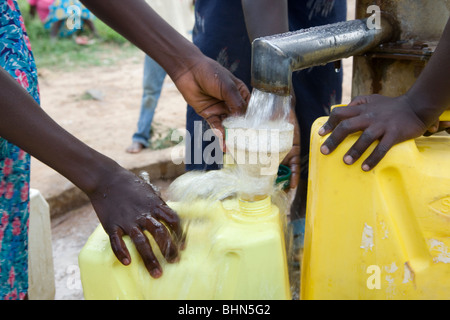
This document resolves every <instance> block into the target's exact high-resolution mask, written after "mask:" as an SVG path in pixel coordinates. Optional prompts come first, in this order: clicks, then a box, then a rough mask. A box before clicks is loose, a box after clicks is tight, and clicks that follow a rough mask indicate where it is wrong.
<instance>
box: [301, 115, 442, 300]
mask: <svg viewBox="0 0 450 320" xmlns="http://www.w3.org/2000/svg"><path fill="white" fill-rule="evenodd" d="M446 114H447V116H446V117H447V118H448V112H446ZM326 120H327V117H323V118H320V119H318V120H316V122H315V123H314V125H313V128H312V137H311V152H310V167H309V181H308V199H307V217H306V226H305V229H306V230H305V244H304V252H303V259H302V269H301V270H302V274H301V289H300V298H301V299H380V300H381V299H450V136H449V135H448V134H437V135H433V136H430V137H420V138H417V139H415V140H410V141H406V142H403V143H400V144H398V145H395V146H394V147H393V148H392V149H391V150H390V151H389V152H388V153H387V155H386V156H385V157H384V158H383V159H382V160H381V162H380V163H379V164H378V165H377V166H376V167H375V168H374V169H372V170H371V171H370V172H364V171H363V170H362V169H361V164H362V162H363V161H364V159H365V158H367V156H368V155H369V154H370V152H372V151H373V148H374V145H373V146H371V148H370V149H369V150H367V152H366V153H365V154H364V155H363V156H362V157H361V158H360V159H359V160H358V161H357V162H356V163H354V164H353V165H346V164H345V163H344V162H343V157H344V155H345V153H346V152H347V151H348V150H349V149H350V147H351V146H352V145H353V144H354V143H355V141H356V140H357V138H358V137H359V134H354V135H352V136H349V137H347V139H346V140H344V142H343V143H341V145H340V146H339V147H338V148H337V149H336V150H335V151H334V152H333V153H331V154H330V155H327V156H324V155H322V154H321V153H320V151H319V149H320V146H321V145H322V143H323V142H324V141H325V139H326V137H321V136H319V135H318V134H317V132H318V130H319V128H320V127H321V126H322V125H323V124H324V123H325V122H326ZM441 120H443V118H442V117H441ZM446 120H447V119H446Z"/></svg>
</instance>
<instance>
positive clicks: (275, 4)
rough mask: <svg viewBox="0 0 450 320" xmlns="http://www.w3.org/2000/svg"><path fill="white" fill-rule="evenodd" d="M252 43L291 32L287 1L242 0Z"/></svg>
mask: <svg viewBox="0 0 450 320" xmlns="http://www.w3.org/2000/svg"><path fill="white" fill-rule="evenodd" d="M242 9H243V11H244V16H245V23H246V26H247V33H248V36H249V38H250V41H252V42H253V40H255V39H256V38H259V37H265V36H270V35H274V34H279V33H284V32H287V31H289V23H288V5H287V1H286V0H242Z"/></svg>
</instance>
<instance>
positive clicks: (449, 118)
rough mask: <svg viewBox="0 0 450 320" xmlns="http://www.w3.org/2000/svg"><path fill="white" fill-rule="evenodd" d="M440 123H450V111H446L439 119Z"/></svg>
mask: <svg viewBox="0 0 450 320" xmlns="http://www.w3.org/2000/svg"><path fill="white" fill-rule="evenodd" d="M439 120H440V121H450V110H445V111H444V113H443V114H441V116H440V117H439Z"/></svg>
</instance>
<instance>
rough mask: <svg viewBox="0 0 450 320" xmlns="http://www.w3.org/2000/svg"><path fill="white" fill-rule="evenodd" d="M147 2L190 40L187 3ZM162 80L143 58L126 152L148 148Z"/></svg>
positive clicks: (169, 0) (158, 70)
mask: <svg viewBox="0 0 450 320" xmlns="http://www.w3.org/2000/svg"><path fill="white" fill-rule="evenodd" d="M147 3H148V4H149V5H150V6H151V7H152V8H153V10H155V11H156V12H157V13H158V14H159V15H160V16H161V17H162V18H163V19H164V20H166V22H168V23H169V24H170V25H171V26H172V27H173V28H174V29H175V30H177V31H178V32H179V33H180V34H182V35H184V36H185V37H186V38H187V39H190V38H191V35H190V33H191V31H192V26H193V24H194V20H193V14H192V12H191V10H192V1H191V0H147ZM191 16H192V18H191ZM165 78H166V71H165V70H164V69H163V68H161V66H160V65H159V64H158V63H157V62H155V61H154V60H153V59H152V58H151V57H149V56H148V55H146V56H145V60H144V77H143V83H142V84H143V89H144V90H143V95H142V100H141V110H140V113H139V120H138V123H137V130H136V132H135V133H134V134H133V137H132V142H131V145H130V146H129V147H128V148H127V149H126V151H127V152H128V153H138V152H141V151H142V149H144V148H147V147H148V146H149V139H150V131H151V128H152V121H153V116H154V114H155V109H156V106H157V105H158V100H159V97H160V95H161V90H162V86H163V83H164V79H165Z"/></svg>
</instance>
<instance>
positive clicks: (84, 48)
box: [17, 0, 138, 70]
mask: <svg viewBox="0 0 450 320" xmlns="http://www.w3.org/2000/svg"><path fill="white" fill-rule="evenodd" d="M17 2H18V3H19V7H20V10H21V11H22V15H23V18H24V21H25V26H26V28H27V32H28V36H29V38H30V41H31V47H32V49H33V54H34V57H35V59H36V64H37V66H38V68H50V69H61V68H65V69H67V70H73V69H76V68H82V67H90V66H100V65H111V64H114V63H115V62H117V61H118V60H121V59H124V58H127V57H130V56H132V55H134V54H136V53H137V52H138V49H137V48H136V47H134V46H133V45H131V44H130V43H129V42H128V41H127V40H126V39H125V38H123V37H122V36H121V35H119V34H118V33H117V32H115V31H114V30H112V29H111V28H109V27H108V26H107V25H105V24H104V23H103V22H102V21H100V20H99V19H95V20H94V25H95V27H96V29H97V32H98V35H99V37H98V38H93V43H92V44H89V45H78V44H76V43H75V40H74V39H73V38H58V39H57V40H53V41H52V40H51V39H50V31H49V30H47V29H45V28H44V26H43V24H42V22H41V21H40V20H39V18H38V17H37V16H36V17H35V18H32V17H31V16H30V14H29V4H28V2H27V1H26V0H17ZM81 34H83V35H87V36H92V35H91V34H90V32H89V31H82V32H81Z"/></svg>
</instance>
